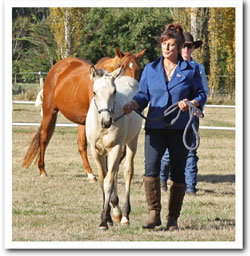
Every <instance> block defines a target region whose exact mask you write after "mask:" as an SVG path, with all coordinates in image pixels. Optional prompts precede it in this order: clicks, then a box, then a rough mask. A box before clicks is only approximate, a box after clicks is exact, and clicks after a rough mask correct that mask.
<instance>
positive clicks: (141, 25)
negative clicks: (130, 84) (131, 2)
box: [78, 8, 172, 66]
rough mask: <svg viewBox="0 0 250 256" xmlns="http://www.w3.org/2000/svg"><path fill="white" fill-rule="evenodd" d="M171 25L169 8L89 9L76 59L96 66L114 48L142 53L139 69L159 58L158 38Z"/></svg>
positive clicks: (110, 53) (111, 55) (110, 54)
mask: <svg viewBox="0 0 250 256" xmlns="http://www.w3.org/2000/svg"><path fill="white" fill-rule="evenodd" d="M171 21H172V19H171V17H170V13H169V8H90V10H89V12H88V13H86V15H85V19H84V24H83V31H82V44H81V47H79V51H78V56H80V57H82V58H85V59H87V60H90V61H91V62H93V63H96V62H97V61H98V60H99V59H101V58H102V57H106V56H110V57H113V56H114V55H115V48H116V47H118V48H119V49H120V50H121V51H123V52H127V51H129V52H132V53H137V52H140V51H142V50H143V49H146V53H145V55H144V57H143V58H142V60H141V63H142V66H144V65H145V64H146V63H148V62H149V61H153V60H155V59H156V58H157V57H159V56H160V45H159V36H160V34H161V33H162V32H163V30H164V29H165V26H166V25H167V24H168V23H170V22H171Z"/></svg>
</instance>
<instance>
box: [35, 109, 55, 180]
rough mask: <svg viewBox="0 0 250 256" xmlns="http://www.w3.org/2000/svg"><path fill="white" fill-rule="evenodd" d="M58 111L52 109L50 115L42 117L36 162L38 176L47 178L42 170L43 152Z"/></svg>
mask: <svg viewBox="0 0 250 256" xmlns="http://www.w3.org/2000/svg"><path fill="white" fill-rule="evenodd" d="M57 113H58V110H56V109H54V110H53V111H52V112H51V113H49V114H48V113H46V114H44V115H43V121H42V127H41V132H40V157H39V160H38V168H39V169H40V176H41V177H43V176H47V173H46V171H45V169H44V167H45V163H44V157H45V150H46V148H47V146H48V144H49V141H50V139H51V137H52V135H53V133H54V130H55V125H56V119H57Z"/></svg>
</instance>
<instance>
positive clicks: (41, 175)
mask: <svg viewBox="0 0 250 256" xmlns="http://www.w3.org/2000/svg"><path fill="white" fill-rule="evenodd" d="M47 176H48V175H47V173H44V172H43V173H41V174H40V177H41V178H43V177H47Z"/></svg>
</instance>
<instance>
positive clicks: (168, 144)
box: [123, 24, 206, 230]
mask: <svg viewBox="0 0 250 256" xmlns="http://www.w3.org/2000/svg"><path fill="white" fill-rule="evenodd" d="M160 42H161V49H162V56H161V57H160V58H159V59H157V60H156V61H153V62H151V63H149V64H147V65H146V66H145V69H144V71H143V73H142V77H141V80H140V87H139V90H138V92H137V93H136V95H135V96H134V98H133V100H131V101H130V102H128V103H127V104H126V105H125V106H124V108H123V110H124V112H125V113H126V114H129V113H131V109H132V108H135V109H139V110H143V109H144V108H145V107H147V105H148V103H150V105H149V111H148V116H147V117H148V118H149V119H156V118H159V117H161V116H163V115H164V111H165V110H166V108H167V107H169V106H170V105H172V104H174V103H177V102H178V106H179V108H180V109H181V110H182V112H181V115H180V117H179V119H178V121H177V122H176V123H175V124H174V125H172V126H166V125H165V122H167V123H170V121H171V120H172V118H173V117H174V116H175V115H176V113H173V114H171V115H169V116H168V117H167V118H166V120H165V121H163V120H159V121H157V122H152V121H150V120H149V121H146V124H145V131H146V136H145V175H144V187H145V193H146V201H147V204H148V218H147V220H146V221H145V223H144V225H143V228H146V229H151V228H154V227H155V226H160V225H161V218H160V212H161V190H160V179H159V170H160V163H161V158H162V156H163V154H164V152H165V150H166V148H168V150H169V155H170V161H171V174H170V179H171V186H170V191H169V201H168V211H167V230H176V229H178V224H177V219H178V217H179V215H180V211H181V207H182V202H183V199H184V195H185V188H186V184H185V174H184V173H185V165H186V159H187V154H188V150H187V149H186V148H185V146H184V144H183V141H182V137H183V131H184V128H185V126H186V124H187V122H188V120H189V114H188V112H187V110H188V106H187V104H186V101H187V100H189V101H190V102H191V103H193V104H194V105H195V106H196V107H201V108H202V107H203V105H204V104H205V102H206V94H205V92H204V89H203V86H202V83H201V80H200V74H199V70H198V67H197V66H195V65H192V66H191V65H190V64H189V63H188V62H187V61H184V60H183V59H182V57H181V55H180V51H181V48H182V45H183V43H184V36H183V30H182V27H181V26H180V25H179V24H170V25H168V27H167V28H166V29H165V31H164V32H163V33H162V35H161V37H160ZM191 139H192V132H191V130H190V131H189V132H188V133H187V142H188V143H190V142H191Z"/></svg>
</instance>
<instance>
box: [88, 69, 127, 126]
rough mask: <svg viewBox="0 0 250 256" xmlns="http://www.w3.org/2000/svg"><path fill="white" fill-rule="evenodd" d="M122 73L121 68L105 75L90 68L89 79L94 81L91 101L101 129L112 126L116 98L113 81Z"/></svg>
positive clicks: (98, 70) (101, 71)
mask: <svg viewBox="0 0 250 256" xmlns="http://www.w3.org/2000/svg"><path fill="white" fill-rule="evenodd" d="M122 72H123V68H122V67H120V68H118V69H116V70H115V71H113V72H112V73H107V72H105V71H104V70H102V69H95V67H94V66H93V65H92V66H91V67H90V79H91V80H93V81H94V87H93V89H94V98H93V100H94V103H95V106H96V109H97V112H98V118H99V121H100V123H101V126H102V127H103V128H109V127H110V126H111V124H112V121H113V119H112V114H113V112H114V108H115V96H116V85H115V82H114V81H115V79H116V78H117V77H118V76H119V75H121V73H122Z"/></svg>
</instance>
